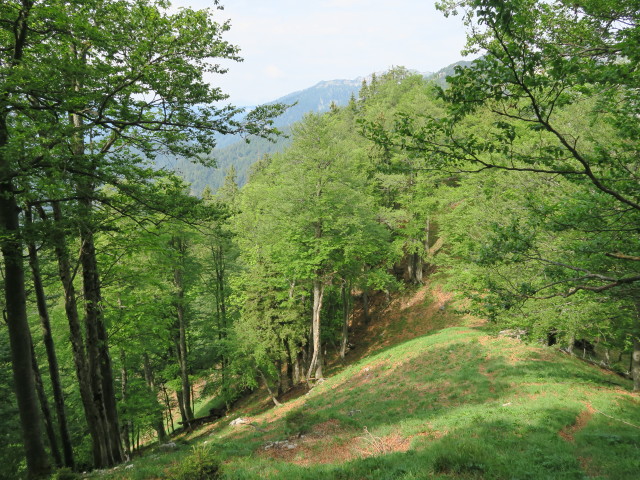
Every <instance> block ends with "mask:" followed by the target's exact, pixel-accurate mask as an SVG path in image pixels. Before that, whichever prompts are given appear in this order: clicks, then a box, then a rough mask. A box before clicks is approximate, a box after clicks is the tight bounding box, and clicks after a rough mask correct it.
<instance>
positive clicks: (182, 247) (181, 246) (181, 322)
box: [171, 237, 193, 424]
mask: <svg viewBox="0 0 640 480" xmlns="http://www.w3.org/2000/svg"><path fill="white" fill-rule="evenodd" d="M171 243H172V246H173V248H174V249H175V250H176V252H177V253H178V256H179V262H180V265H179V266H178V267H176V268H175V269H174V271H173V283H174V286H175V287H176V290H177V292H176V295H177V298H176V302H175V308H176V315H177V317H178V318H177V320H178V345H177V347H178V349H177V350H178V351H177V353H178V366H179V367H180V379H181V381H182V400H183V409H184V414H185V419H186V421H187V424H188V423H189V422H190V421H191V420H193V411H192V410H191V385H190V383H189V368H188V361H187V325H186V322H187V320H186V316H185V308H184V302H185V300H184V293H185V292H184V279H183V274H184V265H183V262H184V256H185V255H186V244H185V242H184V241H183V240H182V239H181V238H179V237H174V238H173V239H172V241H171Z"/></svg>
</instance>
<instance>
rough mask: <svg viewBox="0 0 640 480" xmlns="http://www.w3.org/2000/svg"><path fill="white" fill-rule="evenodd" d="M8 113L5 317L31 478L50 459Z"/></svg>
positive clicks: (3, 168)
mask: <svg viewBox="0 0 640 480" xmlns="http://www.w3.org/2000/svg"><path fill="white" fill-rule="evenodd" d="M8 138H9V137H8V130H7V124H6V112H5V111H3V115H2V116H0V230H2V236H1V237H0V238H1V240H0V241H1V250H2V256H3V259H4V294H5V312H6V317H5V320H6V322H7V327H8V331H9V343H10V348H11V366H12V368H13V378H14V389H15V393H16V400H17V404H18V412H19V414H20V425H21V427H22V437H23V440H24V449H25V453H26V461H27V472H28V475H29V477H31V478H37V477H40V476H44V475H46V474H47V473H48V472H49V470H50V466H49V462H48V460H47V455H46V453H45V448H44V443H43V442H42V434H41V428H40V413H39V408H38V399H37V395H36V387H35V380H34V377H33V365H32V362H31V335H30V332H29V322H28V321H27V299H26V291H25V276H24V265H23V261H22V248H23V243H22V236H21V229H20V219H19V212H20V210H19V209H18V205H17V203H16V198H15V191H14V187H13V184H12V181H11V178H12V177H11V171H10V166H9V159H8V158H6V157H5V155H7V152H6V151H4V147H5V146H6V145H7V143H8Z"/></svg>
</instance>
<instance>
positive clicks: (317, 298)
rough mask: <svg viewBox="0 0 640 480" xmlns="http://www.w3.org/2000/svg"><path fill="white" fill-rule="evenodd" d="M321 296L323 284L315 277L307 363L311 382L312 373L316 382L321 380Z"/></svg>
mask: <svg viewBox="0 0 640 480" xmlns="http://www.w3.org/2000/svg"><path fill="white" fill-rule="evenodd" d="M323 296H324V284H323V283H322V279H321V278H320V277H316V278H315V279H314V281H313V311H312V317H311V327H312V346H313V350H312V352H313V353H312V355H311V361H310V362H309V371H308V372H307V381H309V380H311V378H312V376H314V372H315V379H316V381H317V380H320V379H321V378H323V375H322V357H321V352H320V348H321V345H320V340H321V336H320V313H321V311H322V299H323Z"/></svg>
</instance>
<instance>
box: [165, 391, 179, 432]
mask: <svg viewBox="0 0 640 480" xmlns="http://www.w3.org/2000/svg"><path fill="white" fill-rule="evenodd" d="M162 393H163V395H164V402H165V405H166V406H167V416H168V417H169V421H168V422H167V428H169V425H171V433H174V432H175V431H176V427H175V425H174V424H173V414H172V413H171V399H170V398H169V392H167V387H166V386H165V385H164V383H163V384H162Z"/></svg>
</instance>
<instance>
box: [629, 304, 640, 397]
mask: <svg viewBox="0 0 640 480" xmlns="http://www.w3.org/2000/svg"><path fill="white" fill-rule="evenodd" d="M636 295H637V293H636ZM636 298H637V297H636ZM635 307H636V325H635V332H634V335H633V352H632V353H631V376H632V378H633V391H634V392H640V300H637V301H636V304H635Z"/></svg>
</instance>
